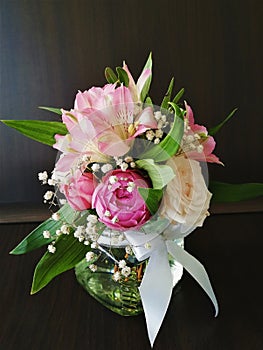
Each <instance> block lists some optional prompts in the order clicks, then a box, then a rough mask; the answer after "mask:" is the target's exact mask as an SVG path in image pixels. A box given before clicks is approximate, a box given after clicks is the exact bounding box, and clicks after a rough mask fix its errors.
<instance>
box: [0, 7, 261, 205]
mask: <svg viewBox="0 0 263 350" xmlns="http://www.w3.org/2000/svg"><path fill="white" fill-rule="evenodd" d="M0 16H1V17H0V118H1V119H44V120H47V119H49V120H51V119H54V120H55V119H56V116H54V115H51V114H49V113H47V112H45V111H41V110H39V109H38V106H41V105H44V106H55V107H64V108H71V107H72V105H73V101H74V97H75V94H76V92H77V90H79V89H80V90H84V89H88V88H90V87H91V86H93V85H97V86H102V85H103V84H104V83H105V79H104V74H103V72H104V68H105V67H106V66H108V65H109V66H112V67H115V66H117V65H121V64H122V61H123V59H125V60H126V62H127V63H128V64H129V67H130V69H131V71H132V72H133V74H134V76H135V77H138V75H139V73H140V70H141V68H142V67H143V65H144V63H145V60H146V58H147V56H148V54H149V52H150V51H152V52H153V58H154V80H153V84H152V90H151V95H152V97H153V100H154V102H155V103H156V104H159V103H160V102H161V99H162V96H163V94H164V93H165V90H166V88H167V85H168V83H169V80H170V78H171V76H174V77H175V80H176V88H177V89H178V90H179V89H180V88H181V87H185V89H186V94H185V99H186V100H187V101H188V102H189V103H190V104H191V105H192V107H193V109H194V111H195V116H196V120H197V121H198V122H199V123H201V124H202V123H204V124H206V125H207V126H213V125H215V124H217V123H218V122H220V121H221V120H222V119H223V118H224V117H225V116H226V115H227V114H228V113H229V112H230V111H231V110H232V109H233V108H234V107H238V108H239V110H238V112H237V114H236V117H235V118H234V119H233V120H232V121H230V122H229V124H228V125H227V126H226V127H225V128H224V130H222V131H221V132H220V133H219V134H218V136H217V141H218V145H217V148H216V153H217V154H218V155H219V156H220V158H221V159H222V161H223V162H224V163H225V167H220V166H217V165H214V166H212V167H210V174H211V177H213V179H217V180H222V181H228V182H245V181H261V180H262V172H261V171H260V167H259V162H260V157H261V154H262V141H261V140H262V120H263V118H262V105H261V101H262V91H263V89H262V84H263V76H262V62H263V45H262V29H263V28H262V18H263V5H262V1H261V0H251V1H249V4H248V2H247V1H242V0H231V1H229V0H212V1H211V0H184V1H181V0H180V1H177V0H170V1H169V0H162V1H160V0H157V1H141V0H133V1H128V0H96V1H94V0H74V1H71V0H46V1H44V0H38V1H35V0H33V1H31V0H0ZM55 157H56V152H55V151H54V150H52V149H51V148H49V147H48V146H44V145H40V144H38V143H37V142H35V141H31V140H29V139H26V138H25V137H24V136H22V135H19V134H18V133H16V132H15V131H13V130H10V129H8V128H7V127H6V126H4V125H0V203H8V202H9V203H12V202H21V201H22V202H36V203H37V202H39V201H40V200H42V193H43V191H44V190H43V188H42V187H41V186H40V185H39V182H38V180H37V173H38V172H39V171H42V170H44V169H47V170H51V169H52V168H53V163H54V160H55Z"/></svg>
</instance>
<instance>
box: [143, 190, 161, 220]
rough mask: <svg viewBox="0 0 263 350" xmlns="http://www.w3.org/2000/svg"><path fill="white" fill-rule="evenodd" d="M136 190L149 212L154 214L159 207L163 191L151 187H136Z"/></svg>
mask: <svg viewBox="0 0 263 350" xmlns="http://www.w3.org/2000/svg"><path fill="white" fill-rule="evenodd" d="M138 192H139V194H140V195H141V196H142V198H143V200H144V201H145V204H146V206H147V208H148V209H149V210H150V213H151V214H152V215H154V214H155V213H156V212H157V210H158V209H159V204H160V200H161V199H162V195H163V191H162V190H157V189H153V188H143V187H138Z"/></svg>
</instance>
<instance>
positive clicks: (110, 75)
mask: <svg viewBox="0 0 263 350" xmlns="http://www.w3.org/2000/svg"><path fill="white" fill-rule="evenodd" d="M105 78H106V80H107V82H108V83H109V84H115V83H116V82H117V81H118V77H117V75H116V74H115V73H114V71H113V70H112V69H111V68H110V67H106V68H105Z"/></svg>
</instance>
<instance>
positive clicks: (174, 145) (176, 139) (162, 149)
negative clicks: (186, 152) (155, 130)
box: [140, 102, 184, 162]
mask: <svg viewBox="0 0 263 350" xmlns="http://www.w3.org/2000/svg"><path fill="white" fill-rule="evenodd" d="M170 105H172V107H173V108H174V110H175V115H174V122H173V126H172V128H171V130H170V131H169V133H168V135H166V137H165V138H164V139H163V140H162V141H161V142H160V143H159V144H157V145H153V146H152V147H151V148H150V149H149V150H147V151H145V152H143V153H142V154H141V155H140V158H141V159H147V158H149V159H154V160H155V162H162V161H165V160H167V159H169V158H171V157H172V156H173V155H174V154H176V152H177V151H178V149H179V148H180V142H181V139H182V136H183V132H184V121H183V114H182V111H181V110H180V108H179V107H178V106H177V105H175V104H173V103H171V102H170Z"/></svg>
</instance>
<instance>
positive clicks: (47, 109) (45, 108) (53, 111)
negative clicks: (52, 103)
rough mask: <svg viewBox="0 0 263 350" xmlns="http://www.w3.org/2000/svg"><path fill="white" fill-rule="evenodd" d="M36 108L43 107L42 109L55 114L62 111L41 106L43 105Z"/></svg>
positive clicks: (60, 113)
mask: <svg viewBox="0 0 263 350" xmlns="http://www.w3.org/2000/svg"><path fill="white" fill-rule="evenodd" d="M38 108H40V109H44V110H46V111H49V112H52V113H56V114H59V115H62V112H61V109H60V108H54V107H43V106H39V107H38Z"/></svg>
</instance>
